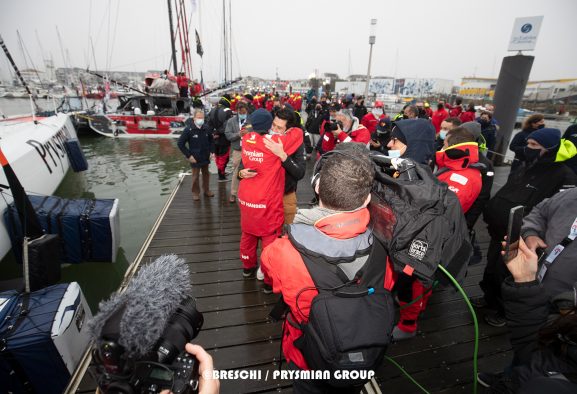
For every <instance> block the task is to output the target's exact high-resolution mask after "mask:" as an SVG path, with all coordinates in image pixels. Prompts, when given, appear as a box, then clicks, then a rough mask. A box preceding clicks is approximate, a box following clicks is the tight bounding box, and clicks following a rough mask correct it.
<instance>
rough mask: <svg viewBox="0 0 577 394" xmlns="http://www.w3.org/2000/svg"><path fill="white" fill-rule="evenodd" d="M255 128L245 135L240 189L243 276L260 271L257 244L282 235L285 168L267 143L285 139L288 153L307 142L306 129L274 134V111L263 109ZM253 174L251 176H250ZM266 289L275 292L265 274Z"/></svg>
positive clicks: (255, 114) (253, 116)
mask: <svg viewBox="0 0 577 394" xmlns="http://www.w3.org/2000/svg"><path fill="white" fill-rule="evenodd" d="M248 123H249V124H250V125H251V126H252V129H253V130H254V131H252V132H249V133H247V134H245V135H244V137H242V145H241V146H242V164H243V167H244V169H243V170H242V171H240V172H239V177H240V178H241V182H240V185H239V188H238V203H239V206H240V227H241V230H242V234H241V238H240V258H241V260H242V265H243V276H244V277H245V278H250V277H253V276H254V275H255V274H256V271H257V268H258V267H257V253H256V249H257V245H258V240H259V239H260V240H261V248H262V249H264V248H265V247H266V246H267V245H268V244H270V243H271V242H273V241H274V240H275V238H277V237H278V235H279V234H280V229H281V226H282V224H283V222H284V209H283V194H284V185H285V170H284V169H283V168H282V166H281V160H280V158H279V157H278V156H277V155H275V154H274V153H273V152H271V151H270V150H269V149H268V148H267V147H266V145H265V143H264V140H265V139H266V138H270V139H272V140H273V141H274V142H277V143H278V142H281V143H282V146H283V149H284V151H285V152H286V154H287V155H292V154H293V153H294V152H295V151H296V150H297V149H298V148H299V146H301V144H302V143H303V133H302V130H300V129H297V128H293V129H290V130H288V131H287V132H286V134H284V135H270V134H269V130H270V128H271V125H272V116H271V115H270V113H269V112H268V111H267V110H265V109H263V108H260V109H258V110H256V111H254V112H253V113H252V114H251V115H250V116H249V118H248ZM249 174H250V175H249ZM264 283H265V284H264V287H263V291H264V292H265V293H270V292H272V289H271V287H270V279H269V278H268V277H267V276H266V275H265V278H264Z"/></svg>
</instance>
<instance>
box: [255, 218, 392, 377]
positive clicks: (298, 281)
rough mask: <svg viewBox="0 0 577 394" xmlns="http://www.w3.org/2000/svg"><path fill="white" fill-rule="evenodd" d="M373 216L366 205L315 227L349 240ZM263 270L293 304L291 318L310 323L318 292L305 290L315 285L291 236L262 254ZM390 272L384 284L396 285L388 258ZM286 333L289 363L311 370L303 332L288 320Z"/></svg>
mask: <svg viewBox="0 0 577 394" xmlns="http://www.w3.org/2000/svg"><path fill="white" fill-rule="evenodd" d="M369 220H370V215H369V210H368V209H367V208H363V209H359V210H357V211H353V212H343V213H337V214H334V215H330V216H327V217H324V218H322V219H320V220H318V221H317V222H316V223H315V224H314V227H315V228H316V229H317V230H318V231H319V232H320V233H321V234H322V236H328V237H331V238H336V239H349V238H354V237H356V236H359V235H361V234H362V233H364V232H365V231H366V230H367V226H368V224H369ZM260 258H261V261H262V270H263V271H264V272H266V274H267V275H268V276H269V277H270V278H271V280H272V286H273V291H274V292H275V293H282V295H283V298H284V301H285V302H286V303H287V305H288V306H289V307H290V310H291V313H290V315H292V317H293V318H294V319H296V321H297V323H299V324H300V323H302V322H307V321H308V316H309V312H310V307H311V302H312V299H313V298H314V297H315V296H316V295H317V294H318V293H317V291H314V290H311V291H303V292H302V293H301V294H300V295H299V296H298V307H297V295H298V294H299V293H300V292H301V290H302V289H304V288H306V287H315V285H314V282H313V280H312V278H311V276H310V274H309V272H308V270H307V268H306V265H305V263H304V261H303V259H302V257H301V255H300V253H299V252H298V251H297V250H296V249H295V248H294V247H293V245H292V244H291V242H290V240H289V239H288V237H287V236H286V235H285V236H284V237H282V238H279V239H277V240H275V241H274V242H273V243H272V244H270V245H269V246H267V247H266V248H265V249H264V250H263V252H262V254H261V257H260ZM387 265H388V267H387V271H386V275H385V283H383V287H384V288H386V289H389V290H390V289H391V288H392V287H393V284H394V278H393V269H392V266H391V262H390V261H389V259H388V258H387ZM284 325H285V327H284V330H285V335H284V336H283V339H282V348H283V353H284V355H285V358H286V360H287V362H290V361H292V362H293V363H295V364H296V365H297V366H298V367H299V368H300V369H305V370H307V369H309V368H308V365H307V363H306V361H305V359H304V357H303V355H302V353H301V351H300V350H299V349H297V348H296V347H295V345H294V341H295V340H296V339H298V338H300V336H301V335H302V331H301V330H300V329H299V328H297V327H295V326H294V325H292V324H290V323H289V322H287V321H286V320H285V323H284Z"/></svg>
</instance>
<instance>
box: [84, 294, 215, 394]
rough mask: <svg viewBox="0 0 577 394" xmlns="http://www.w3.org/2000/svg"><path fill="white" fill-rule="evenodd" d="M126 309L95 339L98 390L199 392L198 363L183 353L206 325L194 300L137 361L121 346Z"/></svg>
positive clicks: (188, 301) (186, 302)
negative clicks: (122, 325) (121, 330)
mask: <svg viewBox="0 0 577 394" xmlns="http://www.w3.org/2000/svg"><path fill="white" fill-rule="evenodd" d="M124 312H125V308H124V307H121V308H119V309H117V310H116V311H115V312H114V313H113V314H112V315H111V316H110V318H109V319H108V320H107V322H106V324H105V325H104V327H103V329H102V332H101V335H100V337H99V338H97V339H96V346H95V348H94V350H93V353H92V356H93V360H94V364H93V365H92V366H91V367H90V371H91V374H92V375H93V377H94V378H95V380H96V382H97V384H98V387H99V388H100V389H101V390H102V391H103V392H104V393H107V394H111V393H123V394H133V393H134V394H136V393H147V394H148V393H158V392H160V391H162V390H165V389H169V390H170V391H172V392H173V393H175V394H180V393H195V392H198V378H199V376H198V361H197V360H196V358H195V357H194V356H192V355H190V354H188V353H186V352H185V351H184V346H185V345H186V343H187V342H190V341H191V340H193V339H194V338H195V337H196V336H197V335H198V333H199V332H200V329H201V327H202V324H203V323H204V318H203V316H202V313H200V312H199V311H198V310H197V309H196V301H195V300H194V298H186V299H185V300H183V301H182V302H181V304H180V305H179V306H178V308H177V309H176V310H175V311H174V312H173V313H172V315H171V316H170V317H169V318H168V321H167V323H166V328H165V329H164V332H163V334H162V335H161V337H160V338H159V339H158V340H157V341H156V344H155V346H154V347H153V349H152V351H150V352H149V353H148V354H147V355H146V356H143V357H134V356H131V355H130V354H129V352H127V351H126V349H124V348H123V347H122V346H121V345H120V344H119V343H118V339H119V337H120V320H121V318H122V315H123V314H124Z"/></svg>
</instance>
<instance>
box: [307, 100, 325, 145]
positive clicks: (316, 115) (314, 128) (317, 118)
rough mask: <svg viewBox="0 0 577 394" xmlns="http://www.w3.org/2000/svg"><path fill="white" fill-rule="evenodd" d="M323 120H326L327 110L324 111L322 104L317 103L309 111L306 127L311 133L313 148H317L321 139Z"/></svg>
mask: <svg viewBox="0 0 577 394" xmlns="http://www.w3.org/2000/svg"><path fill="white" fill-rule="evenodd" d="M323 120H325V111H323V107H322V105H321V104H320V103H317V104H316V105H315V107H314V109H313V110H311V111H310V112H309V113H308V116H307V121H306V123H305V129H306V130H307V132H308V133H309V135H310V138H311V144H312V146H313V148H316V146H317V144H318V143H319V140H320V139H321V136H320V127H321V124H322V123H323Z"/></svg>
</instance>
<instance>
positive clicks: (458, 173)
mask: <svg viewBox="0 0 577 394" xmlns="http://www.w3.org/2000/svg"><path fill="white" fill-rule="evenodd" d="M449 156H451V157H453V158H451V157H449ZM435 160H436V162H437V166H438V167H439V170H438V171H437V178H438V179H439V180H440V181H441V182H445V183H446V184H447V185H449V190H452V191H453V192H454V193H455V194H456V195H457V198H458V199H459V202H460V203H461V208H463V213H465V212H467V211H468V210H469V208H471V205H473V203H474V202H475V200H476V199H477V197H478V196H479V193H480V192H481V186H482V185H483V181H482V178H481V171H479V170H478V169H476V168H469V165H471V164H473V163H477V162H478V161H479V146H478V145H477V143H476V142H465V143H462V144H457V145H453V146H450V147H448V148H447V149H446V150H444V151H438V152H437V153H436V156H435Z"/></svg>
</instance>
